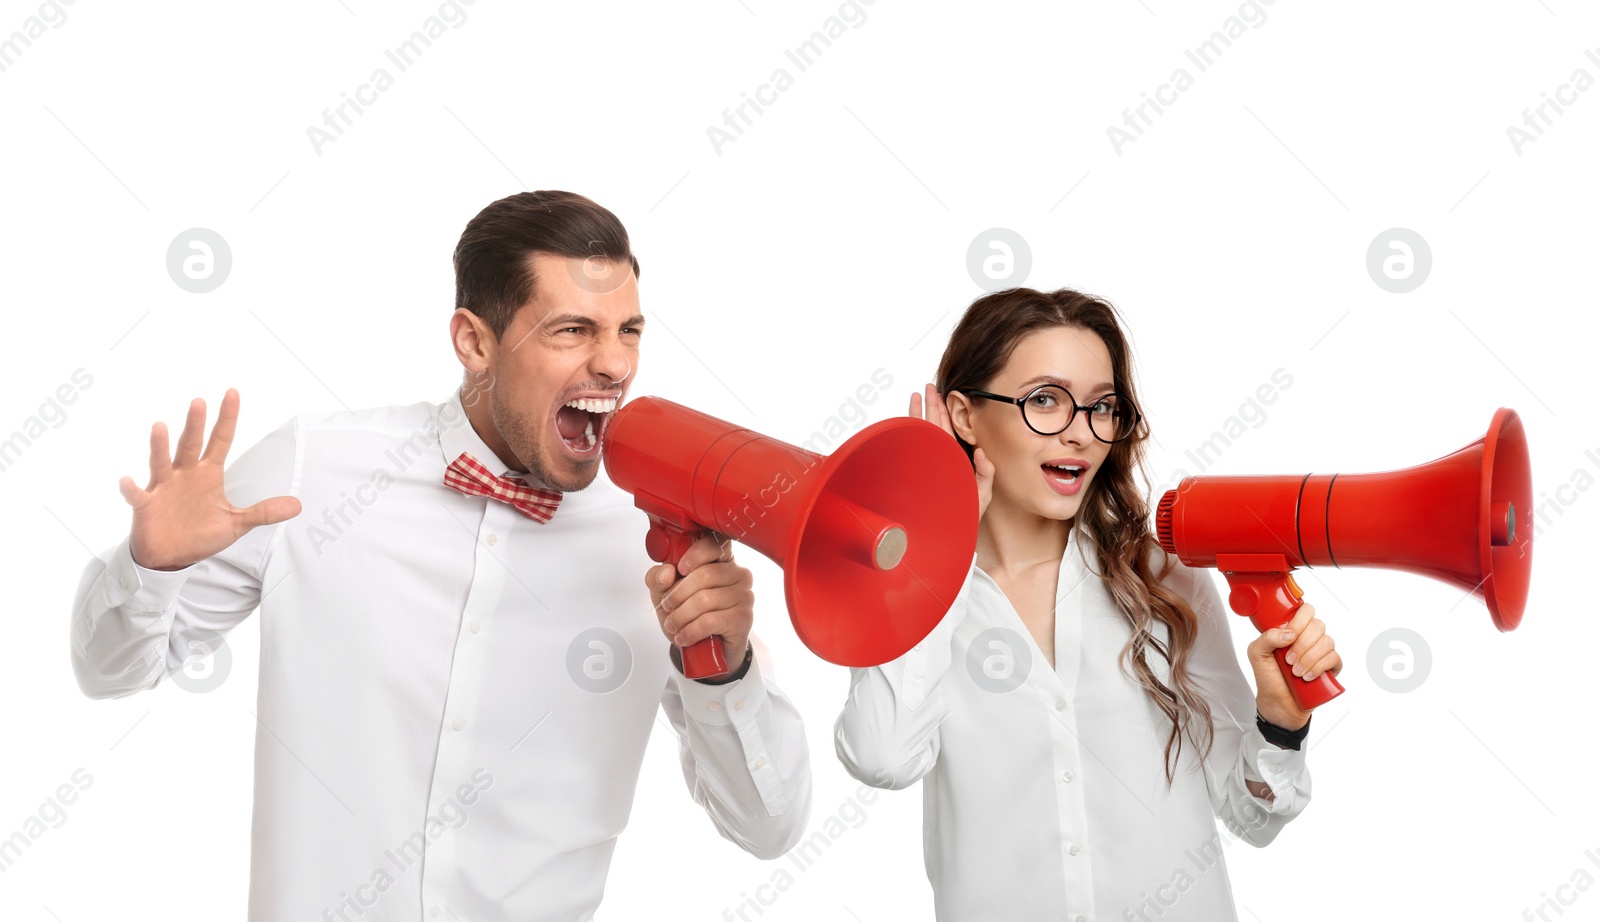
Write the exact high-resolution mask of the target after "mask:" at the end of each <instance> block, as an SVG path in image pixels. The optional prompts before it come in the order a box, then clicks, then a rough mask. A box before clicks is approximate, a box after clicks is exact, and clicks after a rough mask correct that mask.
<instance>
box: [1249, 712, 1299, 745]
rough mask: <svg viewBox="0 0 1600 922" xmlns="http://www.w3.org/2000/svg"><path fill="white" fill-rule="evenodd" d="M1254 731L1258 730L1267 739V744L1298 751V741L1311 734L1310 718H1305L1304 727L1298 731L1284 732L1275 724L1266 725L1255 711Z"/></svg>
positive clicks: (1264, 719) (1263, 718) (1265, 720)
mask: <svg viewBox="0 0 1600 922" xmlns="http://www.w3.org/2000/svg"><path fill="white" fill-rule="evenodd" d="M1256 729H1258V730H1260V731H1261V735H1262V736H1264V737H1266V738H1267V742H1269V743H1272V744H1273V745H1276V746H1282V747H1283V748H1284V749H1299V748H1300V741H1301V740H1303V739H1305V738H1306V734H1307V733H1310V732H1311V718H1309V717H1307V718H1306V723H1305V726H1303V727H1301V728H1300V729H1298V730H1285V729H1284V728H1282V727H1280V726H1278V725H1277V724H1271V723H1267V719H1266V718H1265V717H1262V716H1261V712H1260V711H1257V712H1256Z"/></svg>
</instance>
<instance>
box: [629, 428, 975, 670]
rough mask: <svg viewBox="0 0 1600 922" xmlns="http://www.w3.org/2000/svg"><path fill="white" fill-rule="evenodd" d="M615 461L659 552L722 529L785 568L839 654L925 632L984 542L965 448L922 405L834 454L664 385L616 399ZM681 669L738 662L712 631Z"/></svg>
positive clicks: (914, 638) (888, 646)
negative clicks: (732, 418) (762, 429)
mask: <svg viewBox="0 0 1600 922" xmlns="http://www.w3.org/2000/svg"><path fill="white" fill-rule="evenodd" d="M602 456H603V458H604V463H605V468H606V474H607V476H609V477H610V478H611V481H612V482H613V483H615V484H616V485H617V486H618V487H620V488H622V489H623V490H626V491H627V492H629V493H631V494H633V497H634V503H635V505H637V506H638V507H639V508H640V509H641V510H643V511H644V512H645V513H647V514H648V515H649V516H650V523H651V524H650V531H649V533H648V534H647V536H646V539H645V547H646V550H647V551H648V552H649V554H650V557H651V559H653V560H656V561H661V562H666V563H672V564H674V565H676V564H677V563H678V562H679V561H681V560H682V557H683V554H684V553H685V552H686V551H687V550H688V549H689V547H690V545H692V544H693V543H694V541H695V539H697V538H698V537H699V536H700V535H701V534H704V533H705V532H707V531H716V532H720V533H722V534H725V535H727V536H729V537H731V538H735V539H737V540H739V541H741V542H743V543H745V544H748V545H749V546H751V547H753V548H755V549H756V550H757V551H760V552H761V553H762V554H764V555H766V556H767V557H769V558H771V559H772V560H773V561H774V562H775V563H777V564H778V565H779V566H781V567H782V568H783V573H784V580H783V585H784V597H785V600H786V601H787V603H788V608H789V617H790V620H791V621H792V622H793V623H794V627H795V632H796V633H797V634H798V635H799V636H800V639H801V641H802V642H804V643H805V645H806V646H807V647H808V648H810V649H811V651H812V652H814V653H816V654H817V655H818V656H821V657H822V658H823V659H825V660H828V661H829V662H831V663H838V664H840V665H845V666H876V665H879V664H881V663H886V662H888V661H889V660H892V659H895V658H897V657H899V656H901V655H902V654H904V653H905V652H906V651H908V650H910V649H911V648H912V647H913V646H914V645H916V644H917V643H918V642H920V641H921V640H922V639H923V638H924V637H926V636H927V634H928V632H929V631H931V630H933V627H934V625H936V624H938V623H939V620H940V619H941V618H943V617H944V614H945V612H946V611H948V610H949V608H950V606H951V605H952V604H953V603H954V602H955V597H956V594H957V593H958V592H959V591H960V589H961V585H962V583H964V582H965V581H966V577H967V572H968V570H969V569H970V568H971V566H972V555H973V552H974V550H975V549H976V548H977V542H978V492H977V482H976V480H975V479H974V477H973V475H972V467H971V464H970V462H968V460H967V458H966V454H965V453H964V452H963V451H962V450H961V447H960V446H959V445H958V444H957V443H956V441H955V440H954V439H952V438H950V436H949V434H947V433H946V432H945V431H944V430H942V429H940V428H939V427H938V426H936V425H934V424H933V423H929V422H926V421H925V420H921V419H915V418H912V417H900V418H897V419H889V420H884V421H883V422H879V423H876V424H874V425H872V426H868V427H867V428H866V429H863V430H862V431H860V432H858V433H856V434H855V435H854V436H852V437H851V438H850V439H848V440H846V441H845V443H844V444H843V445H841V446H839V448H838V449H837V450H836V451H834V452H833V453H832V454H829V455H826V456H824V455H819V454H817V453H815V452H811V451H807V450H806V449H803V448H799V447H797V446H794V445H790V444H788V443H786V442H780V441H778V440H776V439H772V438H768V437H766V436H764V435H761V434H759V433H757V432H753V431H751V430H749V429H745V428H742V427H740V426H736V425H734V424H732V423H729V422H725V421H723V420H720V419H717V418H716V417H714V416H709V415H707V414H705V413H701V412H699V411H698V410H692V409H690V408H688V407H685V406H682V405H681V404H677V403H673V402H672V401H670V400H664V399H662V398H660V397H637V398H634V399H633V400H630V401H629V402H628V403H626V404H624V405H623V406H622V407H620V408H618V409H617V411H616V415H615V416H613V417H612V419H611V421H610V424H609V425H608V426H607V428H606V432H605V444H604V446H603V447H602ZM683 671H684V675H686V676H688V677H690V678H709V677H712V676H717V675H721V674H723V673H725V672H727V671H728V666H727V663H726V662H725V658H724V657H723V655H722V643H721V641H720V640H719V639H718V638H716V637H710V638H707V639H705V640H703V641H700V642H699V643H696V644H692V645H690V646H689V647H687V648H685V649H684V651H683Z"/></svg>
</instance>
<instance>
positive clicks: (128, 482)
mask: <svg viewBox="0 0 1600 922" xmlns="http://www.w3.org/2000/svg"><path fill="white" fill-rule="evenodd" d="M117 491H118V492H119V493H121V494H122V498H123V499H125V500H127V501H128V505H130V506H132V507H133V508H135V509H138V508H139V507H140V506H142V505H144V502H145V492H144V491H143V490H141V489H139V485H138V484H136V483H134V482H133V478H132V477H123V478H122V479H121V480H119V481H117Z"/></svg>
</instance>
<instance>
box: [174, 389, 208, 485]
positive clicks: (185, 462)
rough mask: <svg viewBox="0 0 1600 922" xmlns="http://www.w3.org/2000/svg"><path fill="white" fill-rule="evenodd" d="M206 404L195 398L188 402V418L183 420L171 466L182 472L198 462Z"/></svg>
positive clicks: (204, 429) (204, 427)
mask: <svg viewBox="0 0 1600 922" xmlns="http://www.w3.org/2000/svg"><path fill="white" fill-rule="evenodd" d="M205 431H206V402H205V401H204V400H203V399H201V398H199V397H196V398H195V399H194V400H191V401H190V402H189V417H188V418H187V419H186V420H184V423H183V434H182V435H179V436H178V454H177V456H176V457H174V458H173V459H172V466H173V467H175V468H178V469H179V470H182V469H183V468H187V467H193V466H194V464H195V462H196V461H198V460H200V444H201V442H202V440H203V439H204V438H205Z"/></svg>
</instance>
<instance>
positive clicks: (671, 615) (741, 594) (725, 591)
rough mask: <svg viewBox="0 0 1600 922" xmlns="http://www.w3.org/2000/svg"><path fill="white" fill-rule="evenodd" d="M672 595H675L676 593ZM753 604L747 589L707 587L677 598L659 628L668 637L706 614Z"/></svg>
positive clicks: (753, 598) (725, 586)
mask: <svg viewBox="0 0 1600 922" xmlns="http://www.w3.org/2000/svg"><path fill="white" fill-rule="evenodd" d="M674 595H677V593H676V591H674ZM753 604H755V593H754V592H753V591H751V589H750V588H749V587H746V586H741V585H723V586H709V587H707V588H704V589H699V590H697V591H695V592H692V593H689V594H688V595H685V596H680V597H678V599H677V604H675V605H673V606H672V608H671V610H670V611H669V612H668V614H667V616H666V617H665V618H662V619H661V628H662V630H664V631H666V632H667V636H669V637H670V636H672V635H673V634H675V633H677V632H679V631H682V630H683V629H684V628H685V627H688V626H689V625H691V624H693V623H694V622H695V621H696V620H698V619H700V618H703V617H705V614H706V612H713V611H730V610H733V609H736V608H738V607H739V606H741V605H753ZM713 633H715V632H713Z"/></svg>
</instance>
